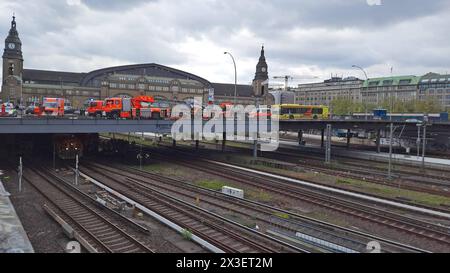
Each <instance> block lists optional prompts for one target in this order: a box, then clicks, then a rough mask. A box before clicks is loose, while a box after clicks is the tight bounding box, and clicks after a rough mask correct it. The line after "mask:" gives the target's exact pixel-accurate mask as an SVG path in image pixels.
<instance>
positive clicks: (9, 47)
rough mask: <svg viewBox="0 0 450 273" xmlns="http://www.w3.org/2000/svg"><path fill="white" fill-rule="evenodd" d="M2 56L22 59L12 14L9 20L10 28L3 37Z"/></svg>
mask: <svg viewBox="0 0 450 273" xmlns="http://www.w3.org/2000/svg"><path fill="white" fill-rule="evenodd" d="M3 58H9V59H19V60H22V59H23V57H22V42H21V41H20V38H19V33H18V32H17V27H16V16H14V15H13V17H12V21H11V29H10V30H9V33H8V37H6V39H5V49H4V51H3Z"/></svg>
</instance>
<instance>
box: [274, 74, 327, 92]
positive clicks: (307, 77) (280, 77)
mask: <svg viewBox="0 0 450 273" xmlns="http://www.w3.org/2000/svg"><path fill="white" fill-rule="evenodd" d="M273 78H274V79H284V90H285V91H288V87H289V81H290V80H310V79H317V78H319V77H316V76H295V77H293V76H290V75H285V76H274V77H273Z"/></svg>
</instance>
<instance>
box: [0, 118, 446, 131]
mask: <svg viewBox="0 0 450 273" xmlns="http://www.w3.org/2000/svg"><path fill="white" fill-rule="evenodd" d="M238 122H243V121H238ZM173 123H174V121H171V120H122V119H118V120H108V119H94V118H81V117H76V118H28V117H27V118H0V134H27V133H108V132H109V133H121V132H122V133H126V132H152V133H170V130H171V127H172V125H173ZM390 123H391V122H390V121H376V120H281V121H280V125H279V130H280V131H298V130H306V129H324V128H325V127H326V125H327V124H331V125H332V127H333V128H334V129H352V130H356V129H361V130H378V129H382V130H383V129H386V128H387V127H388V126H389V124H390ZM392 123H394V125H395V126H402V127H403V126H404V130H406V131H413V132H414V131H417V126H416V124H415V123H406V122H396V121H394V122H392ZM428 128H429V130H430V132H431V131H433V132H437V133H439V132H442V133H448V132H450V123H434V124H431V125H429V127H428Z"/></svg>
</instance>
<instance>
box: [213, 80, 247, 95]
mask: <svg viewBox="0 0 450 273" xmlns="http://www.w3.org/2000/svg"><path fill="white" fill-rule="evenodd" d="M212 87H213V88H214V95H215V96H223V97H225V96H228V97H233V96H234V84H229V83H212ZM237 96H238V97H251V96H253V87H252V86H251V85H243V84H238V85H237Z"/></svg>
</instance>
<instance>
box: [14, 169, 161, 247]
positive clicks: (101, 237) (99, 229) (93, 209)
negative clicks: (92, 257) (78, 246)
mask: <svg viewBox="0 0 450 273" xmlns="http://www.w3.org/2000/svg"><path fill="white" fill-rule="evenodd" d="M23 178H24V181H26V182H28V183H29V184H30V185H32V186H33V187H34V188H35V189H36V190H37V191H38V192H39V193H40V194H41V195H43V196H44V197H45V198H46V199H47V201H48V204H45V206H48V205H50V206H51V207H52V208H53V211H54V212H55V213H56V214H57V215H58V217H60V218H61V219H63V220H64V221H65V222H66V223H68V224H69V225H70V226H71V227H72V228H73V229H74V230H75V232H77V233H78V234H79V235H80V236H81V237H82V238H83V239H84V241H85V242H87V243H88V244H89V245H90V246H91V247H92V250H91V251H94V252H106V253H148V252H150V253H153V252H154V251H153V250H152V249H151V248H149V247H148V246H146V245H145V244H144V243H142V242H141V241H139V239H137V238H136V237H134V236H133V235H131V234H130V233H129V232H127V231H126V230H125V229H123V228H122V226H121V225H123V223H124V222H126V224H128V225H134V226H137V225H136V224H135V223H134V222H131V221H130V220H127V219H126V218H124V217H120V216H117V215H116V216H117V217H114V219H113V217H111V216H110V215H108V214H107V213H105V210H106V208H102V209H99V208H98V206H97V205H96V204H95V202H94V201H93V200H92V199H91V198H90V197H88V196H87V195H85V194H84V193H82V192H81V191H79V190H78V189H76V188H74V187H73V186H71V185H69V184H68V183H67V182H66V181H64V180H62V179H60V178H58V177H57V176H56V175H54V174H53V173H52V172H50V171H48V170H46V169H44V168H30V169H27V170H26V171H25V173H24V176H23ZM119 217H120V221H117V220H118V218H119ZM119 222H120V223H119ZM139 228H141V227H139Z"/></svg>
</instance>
